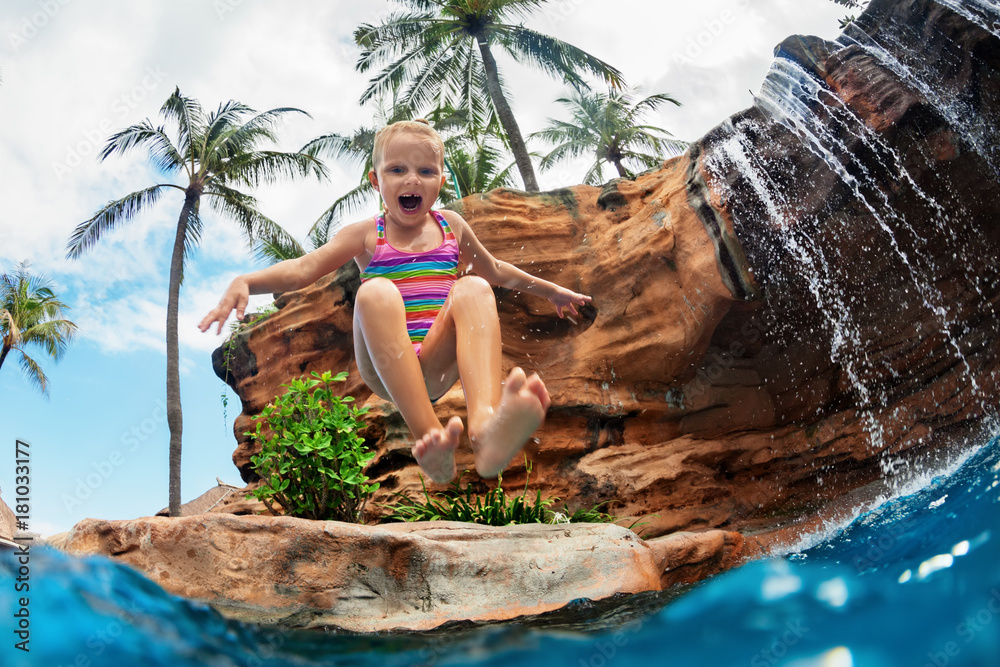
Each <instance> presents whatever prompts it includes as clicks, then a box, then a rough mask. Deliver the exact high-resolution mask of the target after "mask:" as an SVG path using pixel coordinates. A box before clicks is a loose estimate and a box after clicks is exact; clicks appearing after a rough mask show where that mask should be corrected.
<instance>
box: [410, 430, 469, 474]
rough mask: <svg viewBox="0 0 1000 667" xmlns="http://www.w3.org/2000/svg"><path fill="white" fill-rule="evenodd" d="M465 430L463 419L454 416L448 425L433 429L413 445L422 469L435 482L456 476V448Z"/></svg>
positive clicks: (414, 454) (414, 453) (415, 455)
mask: <svg viewBox="0 0 1000 667" xmlns="http://www.w3.org/2000/svg"><path fill="white" fill-rule="evenodd" d="M463 430H465V427H464V426H463V425H462V420H461V419H460V418H458V417H452V418H451V419H449V420H448V425H447V426H445V427H444V428H441V429H437V428H436V429H434V430H432V431H431V432H430V433H427V434H426V435H424V436H423V437H422V438H420V439H419V440H417V442H416V443H415V444H414V445H413V456H414V457H416V459H417V463H418V464H419V465H420V468H421V470H423V471H424V472H425V473H427V476H428V477H430V478H431V479H432V480H434V481H435V482H438V483H445V482H450V481H451V480H452V479H453V478H454V477H455V448H456V447H457V446H458V439H459V437H461V435H462V431H463Z"/></svg>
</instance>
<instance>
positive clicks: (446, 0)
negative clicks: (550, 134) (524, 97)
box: [354, 0, 624, 192]
mask: <svg viewBox="0 0 1000 667" xmlns="http://www.w3.org/2000/svg"><path fill="white" fill-rule="evenodd" d="M396 1H397V2H399V3H401V4H403V5H405V6H407V7H408V8H409V9H410V11H408V12H395V13H393V14H391V15H390V16H388V17H387V18H386V19H385V20H384V21H383V22H382V23H381V24H379V25H377V26H375V25H370V24H364V25H362V26H360V27H359V28H358V29H357V30H355V31H354V40H355V41H356V42H357V43H358V45H359V46H361V47H362V49H363V50H362V53H361V56H360V57H359V58H358V62H357V65H356V66H355V67H356V69H357V70H358V71H360V72H366V71H368V70H369V69H372V68H373V67H379V66H382V65H385V67H384V68H383V69H382V71H381V72H379V73H378V74H377V75H376V76H375V77H374V78H372V79H371V81H370V82H369V84H370V85H369V86H368V89H367V90H366V91H365V92H364V94H363V95H362V96H361V101H362V102H365V101H367V100H369V99H371V98H378V97H381V96H383V95H386V94H388V93H391V92H395V91H397V90H399V89H401V88H402V89H403V91H402V95H401V101H402V102H403V103H404V104H405V105H406V106H408V107H411V108H417V109H419V108H422V107H426V106H430V105H433V106H442V105H444V104H450V105H451V106H453V107H455V108H456V109H463V110H465V111H466V112H467V113H468V114H469V115H470V117H473V118H476V119H477V122H479V123H480V124H481V125H485V119H486V116H487V115H488V114H490V113H492V112H494V111H495V113H496V115H497V117H498V118H499V121H500V124H501V125H502V126H503V129H504V132H505V134H506V140H507V142H509V145H510V148H511V151H512V152H513V153H514V157H515V160H516V162H517V168H518V171H519V172H520V173H521V179H522V180H523V181H524V188H525V190H528V191H529V192H537V191H538V182H537V180H536V179H535V171H534V168H533V167H532V165H531V157H530V155H529V153H528V149H527V147H526V146H525V143H524V138H523V137H522V136H521V130H520V128H519V127H518V124H517V121H516V120H515V118H514V114H513V112H512V111H511V108H510V104H509V102H508V101H507V100H508V98H509V95H508V93H507V91H506V90H505V89H504V84H503V79H502V77H501V75H500V71H499V68H498V66H497V61H496V58H495V56H494V53H493V50H494V48H499V49H501V50H503V51H506V52H507V53H508V54H510V55H511V56H512V57H513V58H514V59H515V60H518V61H521V62H526V63H531V64H533V65H535V66H537V67H540V68H542V69H543V70H545V71H546V72H548V73H549V74H551V75H553V76H555V77H557V78H560V79H562V80H563V81H564V82H566V83H569V84H571V85H573V86H575V87H583V88H585V87H586V84H585V83H584V81H583V79H582V78H581V76H580V74H581V73H590V74H594V75H596V76H598V77H600V78H602V79H603V80H604V81H606V82H607V83H608V84H609V85H611V86H613V87H619V86H622V85H623V84H624V81H623V78H622V75H621V72H619V71H618V70H617V69H615V68H614V67H612V66H611V65H609V64H607V63H606V62H604V61H603V60H600V59H598V58H596V57H594V56H592V55H590V54H589V53H587V52H586V51H583V50H582V49H579V48H577V47H575V46H573V45H571V44H567V43H566V42H563V41H561V40H558V39H556V38H554V37H549V36H548V35H543V34H541V33H539V32H536V31H534V30H531V29H529V28H526V27H525V26H524V25H523V24H521V23H517V22H514V21H516V20H517V19H525V18H527V17H528V16H530V15H531V14H532V12H534V11H535V10H537V9H538V8H539V7H540V6H541V5H543V4H544V3H545V0H396ZM483 90H486V91H487V92H488V93H489V100H490V105H489V106H491V107H492V108H484V106H483V102H482V100H484V98H483V96H482V91H483Z"/></svg>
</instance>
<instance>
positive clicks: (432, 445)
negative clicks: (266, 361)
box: [354, 278, 462, 482]
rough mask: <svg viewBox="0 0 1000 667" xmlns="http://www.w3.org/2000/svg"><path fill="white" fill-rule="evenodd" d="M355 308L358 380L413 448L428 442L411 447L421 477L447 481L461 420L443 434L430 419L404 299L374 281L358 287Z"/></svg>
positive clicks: (452, 472) (455, 420) (392, 287)
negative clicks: (399, 422) (387, 403)
mask: <svg viewBox="0 0 1000 667" xmlns="http://www.w3.org/2000/svg"><path fill="white" fill-rule="evenodd" d="M354 308H355V327H354V338H355V351H356V358H357V363H358V369H359V371H360V372H361V377H362V379H364V380H365V382H366V383H367V384H368V385H369V387H371V389H372V391H374V392H375V393H376V394H378V395H379V396H382V397H383V398H388V399H390V400H392V402H393V403H395V404H396V408H397V409H398V410H399V412H400V414H401V415H402V416H403V419H404V420H405V421H406V425H407V426H409V427H410V430H411V431H412V432H413V435H414V436H415V437H416V438H417V443H418V444H419V443H424V441H425V440H426V441H427V442H426V443H424V444H423V446H421V447H417V446H414V455H415V456H416V458H417V463H419V464H420V467H421V468H423V470H424V472H426V473H427V474H428V475H429V476H430V477H431V479H433V480H434V481H436V482H447V481H449V480H450V479H451V478H452V477H454V475H455V461H454V451H455V447H456V446H457V445H458V439H459V437H460V436H461V433H462V420H461V419H459V418H458V417H452V419H451V420H450V421H449V422H448V426H447V428H442V427H441V422H440V421H438V418H437V415H435V414H434V408H433V406H431V402H430V398H428V396H427V388H426V387H425V384H424V374H423V370H422V369H421V367H420V361H419V360H418V359H417V355H416V353H415V352H414V350H413V345H412V344H411V343H410V337H409V336H408V335H407V333H406V311H405V309H404V307H403V297H402V296H400V294H399V290H398V289H397V288H396V286H395V285H393V284H392V281H390V280H387V279H384V278H375V279H372V280H369V281H366V282H365V283H363V284H362V285H361V288H360V289H359V290H358V294H357V298H356V300H355V307H354ZM373 371H374V373H373ZM431 436H433V437H431Z"/></svg>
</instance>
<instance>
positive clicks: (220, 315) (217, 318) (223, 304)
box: [198, 278, 250, 335]
mask: <svg viewBox="0 0 1000 667" xmlns="http://www.w3.org/2000/svg"><path fill="white" fill-rule="evenodd" d="M249 301H250V289H249V288H248V287H247V284H246V281H245V280H241V279H239V278H236V279H235V280H234V281H233V282H231V283H229V288H228V289H227V290H226V293H225V294H224V295H223V296H222V300H221V301H219V305H218V306H216V307H215V308H214V309H212V311H211V312H210V313H209V314H208V315H206V316H205V318H204V319H203V320H202V321H201V322H200V323H199V324H198V328H199V329H200V330H201V331H202V332H205V331H207V330H208V329H209V328H211V326H212V324H214V323H215V322H218V323H219V328H218V329H216V331H215V334H216V335H219V334H220V333H222V325H223V324H225V323H226V320H227V319H229V313H231V312H233V308H235V309H236V319H237V320H240V321H242V320H243V312H244V311H245V310H246V307H247V303H248V302H249Z"/></svg>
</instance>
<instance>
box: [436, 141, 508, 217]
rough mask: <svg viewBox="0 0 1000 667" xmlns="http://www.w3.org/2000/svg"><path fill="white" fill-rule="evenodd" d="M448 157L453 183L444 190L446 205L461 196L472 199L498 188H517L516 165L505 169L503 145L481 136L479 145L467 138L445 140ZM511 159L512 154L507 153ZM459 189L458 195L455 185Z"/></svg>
mask: <svg viewBox="0 0 1000 667" xmlns="http://www.w3.org/2000/svg"><path fill="white" fill-rule="evenodd" d="M445 155H447V156H448V165H449V166H450V168H451V170H450V171H451V176H452V179H451V181H452V182H451V184H450V186H449V184H446V185H445V187H444V188H442V189H441V201H442V203H445V204H447V203H449V202H451V201H453V200H454V199H455V198H456V195H457V196H461V197H468V196H469V195H473V194H477V193H480V192H489V191H490V190H493V189H494V188H510V187H514V185H515V177H514V169H515V168H516V166H517V165H516V163H514V162H510V163H508V164H507V166H503V163H504V155H505V152H504V151H503V149H502V147H501V146H497V145H496V142H494V141H490V140H489V138H487V137H481V138H480V140H479V142H478V143H477V142H476V141H475V140H470V139H468V138H466V137H464V136H460V137H451V138H449V139H446V140H445ZM507 156H508V157H507V159H508V160H509V159H510V157H509V154H507ZM455 185H457V186H458V193H455V192H454V186H455Z"/></svg>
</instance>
